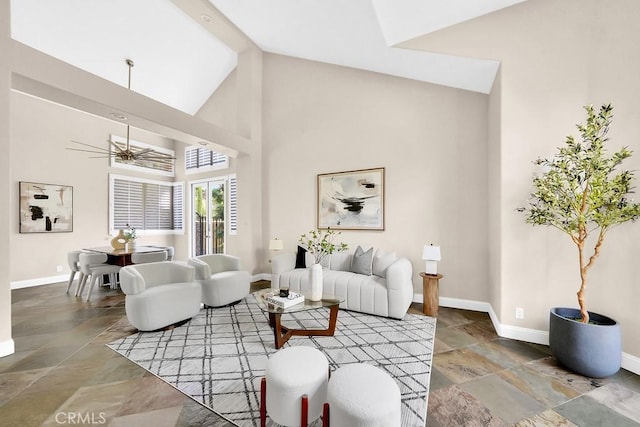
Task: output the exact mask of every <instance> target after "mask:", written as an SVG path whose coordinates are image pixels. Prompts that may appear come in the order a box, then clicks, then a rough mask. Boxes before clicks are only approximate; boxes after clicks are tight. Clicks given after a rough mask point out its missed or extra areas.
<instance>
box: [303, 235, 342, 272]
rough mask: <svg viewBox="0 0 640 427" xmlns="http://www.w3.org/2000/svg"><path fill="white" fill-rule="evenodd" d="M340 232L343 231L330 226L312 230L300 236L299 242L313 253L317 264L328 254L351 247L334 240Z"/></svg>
mask: <svg viewBox="0 0 640 427" xmlns="http://www.w3.org/2000/svg"><path fill="white" fill-rule="evenodd" d="M340 234H341V232H339V231H335V230H331V229H330V228H327V229H326V230H311V231H309V232H308V233H305V234H302V235H301V236H300V239H299V243H300V245H301V246H302V247H304V248H305V249H306V250H307V252H309V253H311V254H313V257H314V258H315V262H316V264H319V263H320V261H322V260H323V259H324V257H326V256H327V255H331V254H332V253H334V252H341V251H345V250H347V249H349V246H348V245H347V244H346V243H334V242H333V240H334V239H335V238H336V237H337V236H339V235H340Z"/></svg>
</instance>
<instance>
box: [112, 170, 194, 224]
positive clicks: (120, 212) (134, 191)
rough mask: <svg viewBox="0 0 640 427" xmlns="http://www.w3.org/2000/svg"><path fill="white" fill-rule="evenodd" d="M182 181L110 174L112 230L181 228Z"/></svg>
mask: <svg viewBox="0 0 640 427" xmlns="http://www.w3.org/2000/svg"><path fill="white" fill-rule="evenodd" d="M183 191H184V190H183V184H182V183H181V182H161V181H152V180H148V179H140V178H132V177H126V176H119V175H109V197H110V200H109V204H110V207H111V209H110V212H109V213H110V218H109V221H110V224H111V227H110V229H111V230H119V229H123V228H126V227H127V224H128V225H130V226H131V227H135V228H136V229H138V230H143V231H152V232H174V231H180V232H181V231H182V229H183V208H182V207H183Z"/></svg>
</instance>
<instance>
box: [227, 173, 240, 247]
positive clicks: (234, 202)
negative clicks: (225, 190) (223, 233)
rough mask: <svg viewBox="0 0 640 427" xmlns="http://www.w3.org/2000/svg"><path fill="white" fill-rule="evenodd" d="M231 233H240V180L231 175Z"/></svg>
mask: <svg viewBox="0 0 640 427" xmlns="http://www.w3.org/2000/svg"><path fill="white" fill-rule="evenodd" d="M229 234H231V235H235V234H238V181H237V180H236V176H235V175H230V176H229Z"/></svg>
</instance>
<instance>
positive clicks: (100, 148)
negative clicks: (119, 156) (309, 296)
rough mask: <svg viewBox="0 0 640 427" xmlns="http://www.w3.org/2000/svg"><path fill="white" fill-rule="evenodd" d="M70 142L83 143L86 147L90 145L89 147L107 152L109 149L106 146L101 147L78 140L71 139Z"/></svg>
mask: <svg viewBox="0 0 640 427" xmlns="http://www.w3.org/2000/svg"><path fill="white" fill-rule="evenodd" d="M71 142H74V143H76V144H80V145H84V146H86V147H91V148H94V149H96V150H102V151H104V152H107V153H109V152H110V150H109V149H107V148H102V147H98V146H96V145H91V144H87V143H86V142H80V141H74V140H71Z"/></svg>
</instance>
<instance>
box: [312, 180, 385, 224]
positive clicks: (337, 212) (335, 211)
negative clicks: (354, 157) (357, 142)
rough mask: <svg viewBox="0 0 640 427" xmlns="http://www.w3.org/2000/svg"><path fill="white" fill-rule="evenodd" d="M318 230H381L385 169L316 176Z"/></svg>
mask: <svg viewBox="0 0 640 427" xmlns="http://www.w3.org/2000/svg"><path fill="white" fill-rule="evenodd" d="M318 228H319V229H325V228H332V229H334V230H340V229H342V230H384V168H375V169H363V170H355V171H347V172H336V173H325V174H320V175H318Z"/></svg>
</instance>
